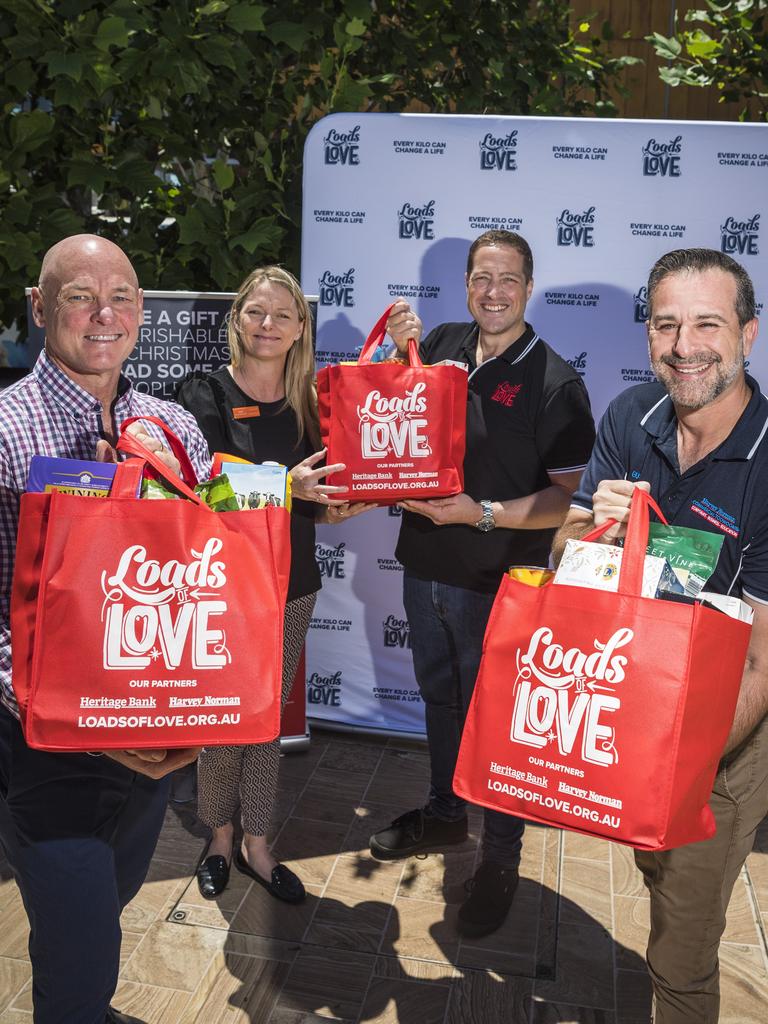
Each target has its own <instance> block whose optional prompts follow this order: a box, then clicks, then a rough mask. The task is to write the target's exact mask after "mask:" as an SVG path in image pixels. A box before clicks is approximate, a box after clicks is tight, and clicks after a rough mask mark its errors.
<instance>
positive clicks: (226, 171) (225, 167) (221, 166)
mask: <svg viewBox="0 0 768 1024" xmlns="http://www.w3.org/2000/svg"><path fill="white" fill-rule="evenodd" d="M213 180H214V181H215V182H216V184H217V185H218V187H219V189H220V190H221V191H222V192H224V191H225V189H228V188H232V186H233V185H234V183H235V172H234V169H233V168H232V167H231V166H230V165H229V164H228V163H227V162H226V160H216V161H215V162H214V165H213Z"/></svg>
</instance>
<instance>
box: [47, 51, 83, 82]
mask: <svg viewBox="0 0 768 1024" xmlns="http://www.w3.org/2000/svg"><path fill="white" fill-rule="evenodd" d="M43 60H44V61H45V58H43ZM45 62H46V63H47V64H48V74H49V75H50V76H51V78H56V77H57V76H58V75H67V76H68V77H69V78H71V79H72V81H73V82H79V81H80V79H81V77H82V74H83V55H82V54H81V53H51V54H49V55H48V60H47V61H45Z"/></svg>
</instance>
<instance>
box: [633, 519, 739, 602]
mask: <svg viewBox="0 0 768 1024" xmlns="http://www.w3.org/2000/svg"><path fill="white" fill-rule="evenodd" d="M724 539H725V538H724V537H723V536H722V535H721V534H717V533H711V532H710V531H708V530H693V529H691V528H690V527H688V526H665V525H664V524H663V523H651V524H650V526H649V529H648V547H647V548H646V554H648V555H657V556H658V557H659V558H666V560H667V561H668V562H669V564H670V565H671V567H672V569H673V570H674V572H675V575H676V576H677V577H678V579H679V580H680V582H681V583H682V585H683V588H684V590H685V593H686V594H687V595H688V596H689V597H696V595H697V594H698V593H699V591H701V590H702V589H703V588H704V585H705V584H706V582H707V580H708V579H709V577H710V576H711V575H712V573H713V572H714V571H715V566H716V565H717V560H718V558H719V557H720V550H721V548H722V546H723V540H724Z"/></svg>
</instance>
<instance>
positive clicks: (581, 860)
mask: <svg viewBox="0 0 768 1024" xmlns="http://www.w3.org/2000/svg"><path fill="white" fill-rule="evenodd" d="M563 860H564V861H575V862H576V863H577V864H602V865H605V864H610V862H611V858H610V857H609V858H608V859H607V860H598V859H597V857H574V856H573V855H572V854H570V853H564V854H563Z"/></svg>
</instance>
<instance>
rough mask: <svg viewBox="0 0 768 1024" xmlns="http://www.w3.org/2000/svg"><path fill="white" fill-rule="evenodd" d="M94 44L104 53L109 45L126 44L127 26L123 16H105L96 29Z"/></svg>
mask: <svg viewBox="0 0 768 1024" xmlns="http://www.w3.org/2000/svg"><path fill="white" fill-rule="evenodd" d="M94 45H95V46H96V49H97V50H102V51H104V52H105V53H106V51H107V50H109V48H110V47H111V46H121V47H122V46H127V45H128V26H127V25H126V23H125V19H124V18H114V17H110V18H105V19H104V20H103V21H102V22H101V23H100V24H99V27H98V29H97V30H96V38H95V39H94Z"/></svg>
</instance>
